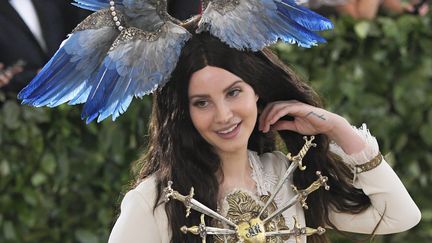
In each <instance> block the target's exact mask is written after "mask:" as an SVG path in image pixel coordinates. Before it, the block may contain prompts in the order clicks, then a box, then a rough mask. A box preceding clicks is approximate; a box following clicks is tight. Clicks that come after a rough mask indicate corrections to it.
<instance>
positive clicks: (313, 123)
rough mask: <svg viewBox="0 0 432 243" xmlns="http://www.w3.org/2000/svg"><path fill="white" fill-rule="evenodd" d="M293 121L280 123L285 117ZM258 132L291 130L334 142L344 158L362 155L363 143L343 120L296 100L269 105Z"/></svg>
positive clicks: (261, 119)
mask: <svg viewBox="0 0 432 243" xmlns="http://www.w3.org/2000/svg"><path fill="white" fill-rule="evenodd" d="M287 115H288V116H292V117H293V118H294V120H292V121H286V120H280V118H282V117H284V116H287ZM258 122H259V130H260V131H262V132H264V133H266V132H269V131H270V130H290V131H294V132H297V133H300V134H303V135H316V134H325V135H327V136H328V137H329V138H330V139H331V140H333V141H335V142H336V143H337V144H338V145H339V146H341V147H342V149H343V150H344V151H345V152H346V153H347V154H352V153H355V152H359V151H361V150H362V149H363V148H364V147H365V142H364V141H363V139H362V138H361V137H360V136H358V135H357V134H356V132H355V131H354V129H353V128H352V126H351V125H350V124H349V123H348V122H347V120H345V119H344V118H343V117H341V116H339V115H337V114H335V113H332V112H329V111H327V110H324V109H321V108H318V107H315V106H311V105H308V104H305V103H302V102H299V101H296V100H288V101H276V102H272V103H269V104H268V105H267V106H266V107H265V108H264V110H263V112H262V113H261V115H260V117H259V121H258Z"/></svg>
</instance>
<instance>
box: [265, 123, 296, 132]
mask: <svg viewBox="0 0 432 243" xmlns="http://www.w3.org/2000/svg"><path fill="white" fill-rule="evenodd" d="M271 130H272V131H281V130H289V131H294V132H298V129H297V126H296V125H295V122H294V121H277V122H276V123H275V124H273V125H272V126H271Z"/></svg>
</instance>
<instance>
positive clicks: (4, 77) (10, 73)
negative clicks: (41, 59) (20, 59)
mask: <svg viewBox="0 0 432 243" xmlns="http://www.w3.org/2000/svg"><path fill="white" fill-rule="evenodd" d="M3 67H4V65H3V63H0V88H1V87H3V86H6V85H7V84H8V83H9V82H10V81H11V80H12V78H13V77H14V75H15V74H17V73H20V72H22V67H20V66H17V65H14V66H12V67H9V68H6V69H3Z"/></svg>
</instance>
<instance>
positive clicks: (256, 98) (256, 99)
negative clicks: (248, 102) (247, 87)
mask: <svg viewBox="0 0 432 243" xmlns="http://www.w3.org/2000/svg"><path fill="white" fill-rule="evenodd" d="M258 100H259V96H258V95H257V94H255V102H257V101H258Z"/></svg>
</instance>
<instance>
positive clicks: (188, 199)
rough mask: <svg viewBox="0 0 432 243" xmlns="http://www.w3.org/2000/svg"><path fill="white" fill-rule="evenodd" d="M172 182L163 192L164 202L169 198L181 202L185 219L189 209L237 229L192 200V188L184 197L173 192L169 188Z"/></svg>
mask: <svg viewBox="0 0 432 243" xmlns="http://www.w3.org/2000/svg"><path fill="white" fill-rule="evenodd" d="M172 184H173V182H172V181H168V186H167V187H166V188H165V189H164V190H163V192H164V197H165V202H168V201H169V200H170V199H171V198H173V199H175V200H178V201H180V202H182V203H183V204H184V205H185V207H186V218H187V217H188V216H189V214H190V211H191V209H193V210H195V211H198V212H200V213H203V214H205V215H207V216H209V217H212V218H214V219H217V220H219V221H222V222H224V223H226V224H228V225H230V226H232V227H233V228H237V225H236V224H234V223H233V222H231V221H230V220H228V219H227V218H225V217H224V216H222V215H220V214H219V213H217V212H215V211H213V210H212V209H210V208H208V207H207V206H205V205H204V204H202V203H200V202H198V201H197V200H195V199H193V196H194V189H193V187H192V188H191V190H190V193H189V195H187V196H184V195H181V194H180V193H179V192H177V191H175V190H173V189H172V188H171V186H172Z"/></svg>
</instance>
